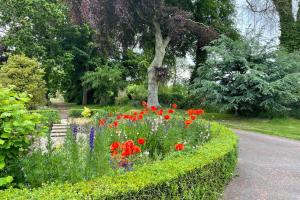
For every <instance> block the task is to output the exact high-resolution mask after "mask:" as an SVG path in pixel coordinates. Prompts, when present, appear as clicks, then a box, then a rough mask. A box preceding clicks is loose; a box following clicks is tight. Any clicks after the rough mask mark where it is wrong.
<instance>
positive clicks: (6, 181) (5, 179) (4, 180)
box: [0, 176, 14, 186]
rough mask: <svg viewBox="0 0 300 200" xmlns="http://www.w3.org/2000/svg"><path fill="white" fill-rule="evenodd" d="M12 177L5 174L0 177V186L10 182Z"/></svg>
mask: <svg viewBox="0 0 300 200" xmlns="http://www.w3.org/2000/svg"><path fill="white" fill-rule="evenodd" d="M13 180H14V179H13V177H12V176H7V177H4V178H0V186H3V185H6V184H8V183H11V182H12V181H13Z"/></svg>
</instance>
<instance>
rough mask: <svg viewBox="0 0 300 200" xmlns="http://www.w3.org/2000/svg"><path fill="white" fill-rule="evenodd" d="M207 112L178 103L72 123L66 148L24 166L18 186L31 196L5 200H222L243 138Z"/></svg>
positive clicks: (36, 155)
mask: <svg viewBox="0 0 300 200" xmlns="http://www.w3.org/2000/svg"><path fill="white" fill-rule="evenodd" d="M87 111H89V109H88V108H85V112H83V114H84V115H85V116H86V117H88V115H89V113H90V112H87ZM203 113H204V111H203V110H201V109H197V110H192V109H190V110H188V111H187V112H186V114H183V113H182V112H181V111H179V110H178V111H177V110H176V105H175V104H174V105H172V108H170V109H166V110H162V109H158V108H156V107H148V106H147V105H144V109H143V110H132V111H130V112H126V113H124V114H117V115H116V116H111V115H108V116H105V117H104V118H100V119H99V117H98V116H95V117H94V118H93V120H89V121H88V123H87V124H85V125H84V127H82V126H81V127H80V126H79V125H77V124H73V125H72V126H71V130H70V131H69V133H68V135H67V138H66V140H65V143H64V144H63V145H62V146H61V147H55V148H53V147H52V146H51V140H49V145H47V147H48V151H47V152H42V151H41V150H39V149H37V150H34V151H33V152H31V153H30V154H29V155H27V156H26V157H25V158H24V159H23V160H22V161H21V165H22V173H23V174H24V176H23V177H24V182H19V184H20V185H19V186H25V187H26V189H23V190H20V189H9V190H5V191H2V192H0V195H1V197H2V196H3V197H5V198H6V197H7V198H8V199H9V198H11V197H14V199H18V197H20V199H27V198H29V196H32V197H33V199H35V198H36V199H39V198H42V197H43V195H45V194H46V193H48V194H49V195H50V196H49V199H56V198H58V199H70V198H71V199H74V198H75V199H76V198H78V199H86V198H88V199H90V198H92V199H94V198H95V199H155V198H159V199H161V198H166V199H170V198H172V199H173V198H184V199H189V198H192V199H195V198H200V197H201V198H202V197H206V196H208V197H209V199H212V198H217V197H218V196H219V194H220V192H221V191H222V188H223V186H224V185H225V184H226V182H227V180H228V179H229V178H230V177H231V173H232V171H233V169H234V167H235V162H236V142H237V139H236V136H235V135H234V134H232V133H231V132H230V131H229V130H228V129H226V128H224V127H222V126H220V125H217V124H211V123H210V122H207V121H205V120H203V119H202V115H203ZM93 121H94V122H93ZM95 122H96V123H97V126H95ZM19 180H21V179H19ZM40 186H42V187H40ZM30 188H31V189H30ZM11 195H14V196H11ZM73 195H74V196H73ZM30 198H31V197H30ZM30 198H29V199H30ZM44 198H46V199H47V197H43V199H44Z"/></svg>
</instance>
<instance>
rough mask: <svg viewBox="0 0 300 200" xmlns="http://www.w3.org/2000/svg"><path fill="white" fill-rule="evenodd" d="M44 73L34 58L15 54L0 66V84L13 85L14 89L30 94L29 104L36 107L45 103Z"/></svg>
mask: <svg viewBox="0 0 300 200" xmlns="http://www.w3.org/2000/svg"><path fill="white" fill-rule="evenodd" d="M44 74H45V73H44V71H43V69H42V68H41V66H40V64H39V63H38V62H37V61H36V60H34V59H30V58H28V57H26V56H24V55H15V56H11V57H9V59H8V61H7V64H5V65H3V66H2V67H1V68H0V84H2V85H3V86H9V85H15V86H16V87H15V90H16V91H18V92H27V93H28V94H30V95H32V98H31V100H30V102H29V104H30V106H31V107H36V106H39V105H44V104H45V103H46V99H45V97H46V86H45V81H44V79H43V78H44Z"/></svg>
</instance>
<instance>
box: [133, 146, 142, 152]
mask: <svg viewBox="0 0 300 200" xmlns="http://www.w3.org/2000/svg"><path fill="white" fill-rule="evenodd" d="M133 153H141V148H140V147H139V146H134V147H133Z"/></svg>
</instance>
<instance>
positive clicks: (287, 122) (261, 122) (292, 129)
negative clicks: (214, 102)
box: [206, 113, 300, 140]
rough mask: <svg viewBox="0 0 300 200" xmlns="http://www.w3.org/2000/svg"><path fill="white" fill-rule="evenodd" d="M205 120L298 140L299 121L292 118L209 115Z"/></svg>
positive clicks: (299, 137)
mask: <svg viewBox="0 0 300 200" xmlns="http://www.w3.org/2000/svg"><path fill="white" fill-rule="evenodd" d="M206 118H207V119H210V120H215V121H219V122H221V123H223V124H225V125H227V126H228V127H232V128H236V129H242V130H249V131H255V132H259V133H265V134H269V135H276V136H281V137H286V138H291V139H296V140H300V120H299V119H293V118H276V119H264V118H245V117H237V116H234V115H230V114H219V113H216V114H214V113H209V114H206Z"/></svg>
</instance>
